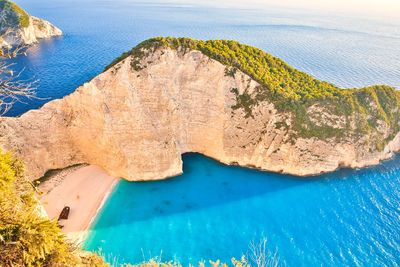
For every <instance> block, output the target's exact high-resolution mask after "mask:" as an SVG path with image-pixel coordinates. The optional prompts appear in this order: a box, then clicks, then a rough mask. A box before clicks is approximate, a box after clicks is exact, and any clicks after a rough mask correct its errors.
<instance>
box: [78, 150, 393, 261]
mask: <svg viewBox="0 0 400 267" xmlns="http://www.w3.org/2000/svg"><path fill="white" fill-rule="evenodd" d="M183 159H184V174H183V175H182V176H179V177H175V178H173V179H170V180H165V181H159V182H142V183H130V182H126V181H121V182H120V183H119V184H118V185H117V187H116V188H115V190H114V192H113V193H112V195H111V197H110V198H109V199H108V201H107V202H106V203H105V206H104V207H103V209H102V211H101V213H100V214H99V216H98V218H97V220H96V221H95V223H94V225H93V227H92V228H93V230H92V232H91V234H90V235H89V238H88V239H87V240H86V243H85V247H86V248H87V249H91V250H94V251H96V250H98V249H99V248H101V250H102V251H103V252H104V254H105V255H106V256H118V257H117V258H118V259H119V261H120V262H138V261H141V260H144V259H149V258H150V257H154V256H159V255H161V257H162V259H164V260H172V259H176V260H180V261H181V262H183V263H185V264H186V263H188V262H197V261H199V260H201V259H213V260H215V259H221V260H223V261H226V262H230V261H229V260H230V258H231V257H232V256H236V257H240V255H242V254H246V253H247V252H248V244H249V242H250V241H252V240H256V241H257V240H259V239H260V238H263V237H266V238H267V239H268V247H269V249H270V251H271V252H275V251H278V253H279V256H280V258H281V261H285V262H286V264H287V265H288V266H319V265H324V266H396V265H398V264H399V262H400V254H399V251H400V243H399V242H400V236H399V229H400V221H399V217H400V209H399V205H398V204H399V203H400V191H399V189H398V188H399V187H398V185H399V183H400V165H399V163H400V157H397V158H396V159H394V160H392V161H387V162H384V163H383V164H381V165H380V166H378V167H374V168H369V169H363V170H359V171H351V170H342V171H339V172H336V173H333V174H330V175H324V176H321V177H317V178H313V179H306V180H304V179H296V178H294V177H288V176H284V175H278V174H271V173H263V172H259V171H255V170H247V169H243V168H240V167H228V166H224V165H221V164H219V163H218V162H216V161H214V160H211V159H208V158H206V157H204V156H201V155H196V154H189V155H185V156H184V158H183Z"/></svg>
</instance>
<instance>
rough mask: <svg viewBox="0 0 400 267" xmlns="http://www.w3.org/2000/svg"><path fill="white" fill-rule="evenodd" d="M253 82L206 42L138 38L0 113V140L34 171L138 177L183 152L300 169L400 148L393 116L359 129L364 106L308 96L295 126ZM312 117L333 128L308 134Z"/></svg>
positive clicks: (363, 161) (293, 117)
mask: <svg viewBox="0 0 400 267" xmlns="http://www.w3.org/2000/svg"><path fill="white" fill-rule="evenodd" d="M285 66H286V65H285ZM290 73H292V71H290ZM260 90H267V89H265V87H262V86H261V84H260V83H259V82H257V81H255V80H254V79H253V78H252V77H251V76H249V75H248V74H246V73H244V72H243V71H241V70H240V69H235V71H234V72H233V71H231V70H230V69H229V68H227V66H226V65H225V64H222V63H221V62H220V61H217V60H215V59H213V58H211V56H208V55H206V52H205V51H199V50H196V49H183V48H182V47H178V48H173V47H169V46H165V45H159V44H158V45H154V46H153V47H151V48H149V47H145V48H144V47H142V48H140V49H139V50H135V51H134V52H132V53H130V54H125V55H123V57H121V58H120V59H118V60H117V61H116V62H114V63H113V65H112V66H110V67H109V68H108V69H107V70H106V71H105V72H103V73H102V74H100V75H99V76H97V77H96V78H94V79H93V80H91V81H90V82H88V83H86V84H84V85H83V86H81V87H79V88H78V89H77V90H76V91H75V92H73V93H72V94H70V95H68V96H66V97H64V98H63V99H60V100H54V101H51V102H49V103H47V104H46V105H44V106H43V107H42V108H41V109H39V110H32V111H29V112H27V113H25V114H23V115H22V116H21V117H18V118H1V120H0V143H1V144H2V146H3V147H4V149H10V150H13V151H14V153H15V154H16V156H18V157H20V158H22V159H23V160H24V161H25V163H26V165H27V168H28V174H29V175H30V176H31V177H32V178H38V177H40V176H41V175H43V174H44V173H45V172H46V171H47V170H49V169H56V168H63V167H66V166H70V165H74V164H77V163H89V164H94V165H98V166H101V167H102V168H103V169H105V170H106V171H107V172H108V173H109V174H111V175H113V176H116V177H123V178H126V179H128V180H135V181H137V180H154V179H163V178H166V177H170V176H175V175H178V174H180V173H182V159H181V155H182V154H183V153H186V152H197V153H201V154H203V155H206V156H209V157H212V158H214V159H217V160H219V161H220V162H223V163H226V164H235V165H241V166H246V167H252V168H258V169H261V170H266V171H273V172H280V173H286V174H293V175H298V176H307V175H317V174H320V173H323V172H330V171H334V170H336V169H337V168H339V167H351V168H359V167H364V166H368V165H373V164H378V163H379V161H380V160H383V159H387V158H389V157H391V156H392V155H393V153H394V152H396V151H398V150H399V149H400V134H399V133H398V132H397V131H395V130H396V129H397V128H396V127H397V126H398V124H399V123H398V121H396V122H395V124H396V125H397V126H392V125H390V124H388V123H386V122H385V121H384V120H383V119H382V120H380V119H377V122H376V125H377V128H376V129H370V128H368V129H370V130H368V131H366V132H365V133H362V134H360V132H359V130H358V128H357V127H358V126H357V125H356V124H357V121H361V119H360V118H361V117H360V116H361V115H360V116H358V115H357V114H358V113H354V114H353V113H352V114H349V115H348V116H345V115H342V114H341V113H340V112H339V111H337V112H336V113H335V112H334V110H337V108H335V109H330V108H329V106H328V105H325V106H324V105H323V103H325V102H321V101H317V100H316V99H314V100H313V101H312V103H309V104H302V106H304V107H305V110H306V112H305V113H304V114H305V115H304V116H307V118H308V119H307V123H309V124H307V125H305V123H306V122H304V123H302V125H303V126H304V127H306V128H307V129H308V130H310V132H306V131H305V130H304V129H302V128H298V127H299V126H296V123H298V120H299V119H300V118H299V117H298V116H299V115H298V114H299V113H295V112H294V111H291V109H290V108H289V109H284V108H282V107H281V103H280V104H279V105H278V104H277V103H278V102H277V101H278V100H276V101H274V100H273V98H271V99H268V98H261V97H260V94H261V93H262V92H261V91H260ZM377 90H378V89H377ZM379 90H380V89H379ZM382 90H388V92H389V91H390V92H392V89H388V88H386V87H384V88H383V89H382ZM393 90H394V89H393ZM387 94H388V95H390V94H389V93H387ZM394 94H397V93H394ZM378 95H380V91H379V92H378ZM366 97H367V96H366ZM324 99H325V100H324V101H327V100H326V99H327V98H324ZM256 100H257V101H258V102H257V103H256V104H255V102H254V101H256ZM374 101H375V100H371V101H370V102H368V105H371V110H373V109H374V105H375V106H376V105H377V103H379V102H374ZM245 103H252V105H249V104H248V105H245ZM302 103H308V102H302ZM396 103H397V102H396ZM396 103H394V104H393V106H391V107H390V110H392V111H393V112H397V110H394V109H395V108H397V107H396V105H397V104H396ZM249 108H251V109H250V111H249ZM360 112H361V111H360ZM360 114H361V113H360ZM362 114H364V113H362ZM385 114H386V113H385ZM396 114H397V113H396ZM392 115H393V114H392ZM366 116H367V117H366V118H368V119H369V120H372V115H371V114H367V115H366ZM376 116H377V115H376ZM387 116H389V115H387ZM396 116H397V115H396ZM378 118H379V117H378ZM303 119H304V118H303ZM356 120H357V121H356ZM374 123H375V122H374ZM312 125H314V126H313V127H316V128H315V129H320V130H321V131H322V130H325V131H328V130H330V131H332V132H333V133H332V134H331V132H326V133H324V134H325V135H324V136H323V135H322V134H321V133H318V134H315V135H314V136H313V135H312V133H313V131H314V130H313V131H311V128H310V127H311V126H312ZM328 134H329V135H328ZM378 139H379V140H378ZM382 140H387V141H385V142H383V143H382ZM378 144H382V145H378Z"/></svg>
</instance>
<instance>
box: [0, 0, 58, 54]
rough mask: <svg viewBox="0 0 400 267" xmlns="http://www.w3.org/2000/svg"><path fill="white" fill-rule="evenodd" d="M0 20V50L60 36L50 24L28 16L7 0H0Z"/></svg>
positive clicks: (56, 29)
mask: <svg viewBox="0 0 400 267" xmlns="http://www.w3.org/2000/svg"><path fill="white" fill-rule="evenodd" d="M0 18H1V20H0V35H1V39H0V48H4V47H5V48H9V47H14V46H20V45H30V44H33V43H36V42H38V39H43V38H50V37H53V36H60V35H62V32H61V30H60V29H58V28H57V27H55V26H54V25H52V24H51V23H50V22H48V21H46V20H44V19H40V18H37V17H33V16H30V15H29V14H28V13H26V12H25V11H24V10H23V9H21V8H20V7H19V6H17V5H16V4H14V3H12V2H10V1H8V0H0Z"/></svg>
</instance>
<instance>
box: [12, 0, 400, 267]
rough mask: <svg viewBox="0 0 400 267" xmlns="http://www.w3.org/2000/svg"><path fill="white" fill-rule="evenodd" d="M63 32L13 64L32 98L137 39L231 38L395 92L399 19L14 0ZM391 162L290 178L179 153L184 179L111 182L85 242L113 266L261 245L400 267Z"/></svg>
mask: <svg viewBox="0 0 400 267" xmlns="http://www.w3.org/2000/svg"><path fill="white" fill-rule="evenodd" d="M17 2H18V3H19V4H21V5H22V6H23V7H25V8H26V9H27V10H28V11H29V12H30V13H32V14H34V15H36V16H40V17H44V18H46V19H49V20H50V21H52V22H53V23H54V24H55V25H57V26H59V27H60V28H61V29H62V30H63V31H64V36H63V37H61V38H56V39H52V40H47V41H44V42H42V43H41V44H39V45H35V46H33V47H32V48H30V49H29V51H28V52H29V53H28V56H27V57H18V58H16V59H14V60H13V61H14V62H15V63H16V65H15V68H16V69H25V72H24V77H32V76H34V77H35V78H37V79H39V80H40V84H39V87H38V96H39V99H33V100H26V101H24V103H19V104H17V105H16V106H15V107H14V108H13V109H12V110H11V111H10V112H9V113H8V115H10V116H15V115H19V114H22V113H23V112H25V111H27V110H30V109H34V108H38V107H40V106H41V105H43V104H44V103H46V102H48V101H50V100H51V99H55V98H60V97H63V96H65V95H67V94H69V93H71V92H72V91H73V90H74V89H75V88H76V87H77V86H79V85H81V84H82V83H84V82H85V81H88V80H89V79H91V78H92V77H94V76H96V75H97V74H98V73H100V72H101V71H102V69H103V68H104V67H105V66H106V65H108V64H109V63H110V62H111V61H112V60H113V59H114V58H116V57H117V56H119V55H120V54H121V53H122V52H124V51H126V50H128V49H130V48H131V47H132V46H134V45H136V44H137V43H138V42H140V41H142V40H144V39H146V38H150V37H153V36H158V35H164V36H166V35H171V36H190V37H194V38H201V39H210V38H214V39H226V38H227V39H235V40H239V41H241V42H244V43H247V44H251V45H254V46H257V47H260V48H262V49H264V50H265V51H268V52H270V53H272V54H274V55H276V56H279V57H281V58H282V59H284V60H285V61H287V62H288V63H289V64H291V65H293V66H295V67H296V68H299V69H300V70H303V71H306V72H308V73H311V74H312V75H314V76H316V77H317V78H320V79H323V80H328V81H330V82H333V83H335V84H337V85H339V86H346V87H355V86H365V85H370V84H389V85H392V86H395V87H397V88H400V20H397V21H396V20H387V19H381V18H371V17H368V18H361V17H351V16H348V15H343V14H332V13H329V14H322V13H319V14H316V13H312V12H307V11H298V10H283V9H276V8H269V9H266V10H262V9H252V8H251V7H246V8H236V9H230V8H224V7H222V6H219V7H217V8H216V7H210V6H206V5H202V4H201V1H200V2H199V1H198V2H197V3H196V4H193V3H187V4H178V3H174V2H173V1H172V2H171V1H169V2H163V1H147V2H146V1H135V0H114V1H111V0H86V1H82V0H79V1H78V0H71V1H63V0H18V1H17ZM399 163H400V158H399V157H397V158H396V159H394V160H391V161H387V162H385V163H383V164H381V165H379V166H377V167H373V168H369V169H364V170H360V171H350V170H342V171H339V172H335V173H333V174H330V175H325V176H322V177H317V178H309V179H303V180H299V179H295V178H293V177H289V176H283V175H276V174H270V173H261V172H257V171H252V170H245V169H241V168H237V167H226V166H222V165H220V164H218V163H216V162H214V161H212V160H210V159H207V158H204V157H202V156H199V155H185V157H184V172H185V173H184V175H183V176H180V177H176V178H173V179H170V180H167V181H162V182H151V183H129V182H125V181H121V182H120V183H119V184H118V185H117V187H116V188H115V190H114V192H113V194H112V195H111V197H110V198H109V200H108V201H107V203H106V204H105V206H104V208H103V209H102V211H101V212H100V214H99V216H98V217H97V219H96V222H95V224H94V225H93V230H94V231H93V233H92V234H91V235H90V236H89V237H88V240H87V241H86V243H85V246H86V247H87V248H89V249H92V250H98V249H99V248H101V250H102V251H103V253H104V254H106V255H107V256H111V257H113V256H115V257H117V258H119V260H120V262H124V261H129V262H139V261H142V260H144V259H148V258H150V257H151V256H159V255H160V254H161V257H162V259H164V260H169V259H174V258H176V259H179V260H181V261H182V262H183V263H187V262H189V261H192V262H195V261H197V260H199V259H209V258H214V259H216V258H219V259H221V260H224V261H228V260H229V259H230V257H232V256H236V257H238V256H240V255H241V254H242V253H245V252H246V251H247V249H248V244H249V242H250V241H252V240H258V239H260V238H261V237H266V238H267V239H268V248H269V249H270V251H272V252H274V251H275V250H276V251H278V253H279V255H280V258H281V260H282V261H284V262H286V263H287V265H288V266H315V265H318V266H320V265H323V266H347V265H350V266H383V265H386V266H398V265H400V210H399V203H400V194H399V179H400V178H399V177H400V164H399Z"/></svg>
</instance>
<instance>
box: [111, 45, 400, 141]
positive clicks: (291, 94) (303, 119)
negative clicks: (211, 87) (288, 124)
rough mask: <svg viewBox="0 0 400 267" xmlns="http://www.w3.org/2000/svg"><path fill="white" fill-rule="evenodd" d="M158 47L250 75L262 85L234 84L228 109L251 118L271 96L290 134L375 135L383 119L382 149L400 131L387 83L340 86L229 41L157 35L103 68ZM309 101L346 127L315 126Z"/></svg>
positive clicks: (136, 61) (398, 96) (136, 63)
mask: <svg viewBox="0 0 400 267" xmlns="http://www.w3.org/2000/svg"><path fill="white" fill-rule="evenodd" d="M160 47H168V48H171V49H176V50H178V51H180V52H182V53H186V52H188V51H190V50H198V51H201V52H202V53H203V54H205V55H207V56H209V57H210V58H212V59H214V60H217V61H219V62H221V63H222V64H224V65H226V69H225V75H226V76H232V77H234V76H235V75H236V73H237V70H240V71H242V72H243V73H245V74H247V75H248V76H250V77H251V78H252V79H254V80H255V81H257V82H258V83H259V84H260V85H261V86H260V87H259V88H257V90H256V92H252V93H249V92H248V91H245V92H243V93H241V94H240V93H239V91H238V90H237V89H235V88H232V89H231V92H233V93H235V95H236V99H237V104H236V105H234V106H232V109H234V110H235V109H243V110H244V112H245V114H246V115H245V116H246V117H252V109H253V108H254V107H256V106H257V105H258V104H259V103H260V102H261V101H267V100H268V101H271V102H273V103H274V104H275V106H276V108H277V109H278V110H279V111H281V112H287V113H290V114H292V116H293V117H294V125H293V126H292V130H293V132H292V135H293V136H294V137H296V136H297V137H306V138H308V137H317V138H321V139H328V138H335V139H338V138H352V139H354V138H358V137H359V136H360V135H365V134H371V133H373V134H377V132H376V128H377V126H378V124H379V123H380V122H382V121H383V122H385V123H386V124H387V125H388V128H389V135H387V136H385V137H383V135H382V136H376V138H378V139H379V138H380V142H381V144H376V148H377V149H382V148H383V147H384V144H386V143H387V142H388V141H389V140H390V139H392V138H393V136H394V134H396V133H397V132H398V131H399V130H400V127H399V122H400V111H399V107H400V93H399V92H398V91H397V90H396V89H394V88H392V87H389V86H386V85H377V86H370V87H366V88H361V89H342V88H339V87H337V86H335V85H333V84H330V83H328V82H324V81H319V80H317V79H315V78H314V77H312V76H310V75H308V74H306V73H304V72H301V71H299V70H296V69H294V68H292V67H290V66H289V65H288V64H287V63H285V62H284V61H282V60H281V59H279V58H276V57H274V56H272V55H270V54H268V53H266V52H264V51H262V50H260V49H258V48H255V47H252V46H248V45H244V44H240V43H238V42H235V41H230V40H209V41H201V40H193V39H190V38H171V37H157V38H152V39H149V40H146V41H144V42H142V43H140V44H139V45H137V46H136V47H134V48H133V49H132V50H131V51H129V52H126V53H124V54H122V55H121V56H120V57H119V58H118V59H116V60H114V61H113V62H112V63H111V64H110V65H109V66H107V68H106V70H107V69H109V68H111V67H113V66H114V65H115V64H117V63H118V62H119V61H121V60H123V59H125V58H127V57H128V56H132V57H133V60H132V62H131V65H132V68H133V69H134V70H136V71H138V70H140V69H142V68H145V66H142V64H141V59H142V58H144V57H145V56H146V55H147V54H148V53H152V52H154V51H155V50H157V49H158V48H160ZM313 105H318V106H319V107H323V108H324V111H326V112H328V113H329V114H333V115H335V116H338V117H342V118H344V119H345V121H346V127H344V128H343V127H342V128H338V127H336V128H335V127H332V126H331V125H328V124H322V125H319V126H318V125H316V124H315V123H313V122H312V120H311V118H310V116H309V114H308V113H307V110H308V108H309V107H311V106H313Z"/></svg>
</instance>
